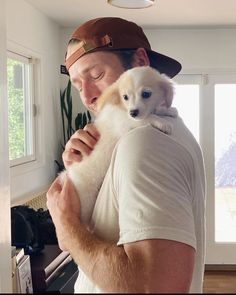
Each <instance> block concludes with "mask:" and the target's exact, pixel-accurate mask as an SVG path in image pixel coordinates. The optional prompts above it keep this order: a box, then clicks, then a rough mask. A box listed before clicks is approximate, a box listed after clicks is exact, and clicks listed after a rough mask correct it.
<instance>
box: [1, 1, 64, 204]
mask: <svg viewBox="0 0 236 295" xmlns="http://www.w3.org/2000/svg"><path fill="white" fill-rule="evenodd" d="M6 19H7V41H8V43H9V44H13V46H14V44H15V45H16V46H19V47H21V48H25V49H26V50H29V51H30V52H33V53H35V54H36V55H37V56H39V57H40V58H41V75H40V84H41V92H40V102H41V107H40V108H39V124H41V126H40V136H41V138H40V144H41V145H42V146H41V149H40V158H41V160H40V163H39V164H38V165H37V167H36V168H34V169H33V170H30V171H27V169H26V171H25V173H24V174H23V175H18V173H11V193H12V200H18V199H19V198H21V199H22V196H27V195H28V194H30V193H31V192H35V191H38V190H39V191H40V190H41V189H42V188H44V187H45V186H47V185H48V184H49V183H50V182H51V181H52V180H53V179H54V177H55V168H56V165H55V163H54V160H55V159H58V157H59V156H60V154H59V149H60V144H59V139H58V138H59V136H60V132H61V131H60V130H61V126H60V121H59V101H60V83H59V80H60V70H59V65H60V58H59V52H60V42H59V39H60V29H59V26H57V25H56V24H55V23H54V22H53V21H51V20H50V19H49V18H48V17H46V16H45V15H43V14H42V13H41V12H40V11H38V10H36V9H34V8H33V7H32V6H31V5H30V4H28V2H26V1H24V0H17V1H16V0H7V1H6Z"/></svg>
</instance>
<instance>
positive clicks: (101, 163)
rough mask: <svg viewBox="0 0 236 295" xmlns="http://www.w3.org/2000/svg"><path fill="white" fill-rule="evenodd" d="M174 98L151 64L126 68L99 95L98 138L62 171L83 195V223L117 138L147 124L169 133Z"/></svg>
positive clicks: (174, 113)
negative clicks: (92, 145) (79, 157)
mask: <svg viewBox="0 0 236 295" xmlns="http://www.w3.org/2000/svg"><path fill="white" fill-rule="evenodd" d="M172 100H173V83H172V81H171V80H170V79H169V78H168V77H167V76H165V75H164V74H160V73H159V72H158V71H157V70H155V69H153V68H151V67H149V66H145V67H136V68H133V69H130V70H128V71H126V72H124V73H123V74H122V75H121V76H120V78H119V79H118V80H117V81H116V82H115V83H113V84H112V85H111V86H109V87H108V88H107V89H106V90H105V91H104V92H103V94H102V95H101V96H100V97H99V98H98V100H97V108H98V111H99V114H98V116H97V118H96V120H95V126H96V128H97V129H98V131H99V133H100V139H99V141H98V142H97V144H96V145H95V148H94V150H93V152H92V153H91V154H90V155H89V156H86V157H84V158H83V160H82V161H81V162H80V163H73V164H72V165H71V166H70V167H69V168H68V169H67V171H63V172H62V173H60V175H59V176H60V178H61V181H62V182H63V177H64V174H65V173H68V175H69V178H70V179H71V180H72V182H73V184H74V186H75V188H76V190H77V192H78V195H79V198H80V203H81V215H80V217H81V221H82V222H83V223H85V224H88V223H89V220H90V218H91V215H92V212H93V208H94V204H95V201H96V198H97V194H98V192H99V189H100V186H101V184H102V182H103V179H104V176H105V174H106V172H107V169H108V166H109V163H110V160H111V156H112V152H113V149H114V147H115V145H116V143H117V141H118V140H119V139H120V137H121V136H122V135H124V134H125V133H127V132H128V131H129V130H131V129H133V128H136V127H139V126H142V125H146V124H151V125H153V126H154V127H156V128H158V129H160V130H161V131H162V132H164V133H167V134H170V133H171V132H172V125H171V124H170V123H169V121H167V120H165V118H164V116H172V117H176V116H177V110H176V109H175V108H172V107H171V103H172ZM160 116H161V117H160Z"/></svg>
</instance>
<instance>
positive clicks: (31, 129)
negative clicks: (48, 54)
mask: <svg viewBox="0 0 236 295" xmlns="http://www.w3.org/2000/svg"><path fill="white" fill-rule="evenodd" d="M7 58H10V59H14V60H16V61H19V62H22V63H23V64H25V65H27V66H28V71H27V73H26V69H24V71H25V73H24V74H25V75H24V77H23V78H24V82H23V83H24V84H25V88H24V90H26V94H25V97H24V107H25V110H26V115H28V116H29V117H28V118H27V119H26V120H25V121H26V124H25V126H24V127H25V130H26V134H27V136H26V137H25V145H26V149H30V151H31V153H30V154H29V155H26V156H23V157H19V158H16V159H12V160H10V167H14V166H18V165H22V164H25V163H28V162H32V161H35V160H36V128H35V125H36V124H35V115H36V114H35V113H34V111H33V110H34V106H35V95H34V63H33V62H34V60H33V59H32V58H31V57H26V56H23V55H22V54H19V53H17V52H13V51H10V50H7ZM8 126H9V125H8Z"/></svg>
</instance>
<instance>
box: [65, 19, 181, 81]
mask: <svg viewBox="0 0 236 295" xmlns="http://www.w3.org/2000/svg"><path fill="white" fill-rule="evenodd" d="M72 39H76V40H78V41H80V47H79V48H78V49H77V50H76V51H75V52H74V53H73V54H72V55H71V56H69V58H67V59H66V60H65V65H66V69H67V71H68V70H69V68H70V66H71V65H73V64H74V63H75V62H76V61H77V60H78V59H79V58H80V57H81V56H83V55H84V54H87V53H90V52H94V51H105V50H108V51H113V50H125V49H137V48H140V47H142V48H144V49H146V51H147V54H148V57H149V60H150V66H151V67H154V68H156V69H157V70H158V71H159V72H161V73H164V74H166V75H168V76H169V77H171V78H172V77H174V76H175V75H177V74H178V73H179V72H180V70H181V68H182V67H181V64H180V63H179V62H178V61H177V60H175V59H173V58H171V57H168V56H166V55H163V54H161V53H158V52H155V51H153V50H152V49H151V45H150V43H149V41H148V39H147V37H146V36H145V34H144V32H143V30H142V28H141V27H140V26H138V25H137V24H135V23H134V22H131V21H127V20H125V19H122V18H119V17H101V18H96V19H92V20H89V21H87V22H85V23H84V24H82V25H81V26H79V27H78V28H77V29H76V30H75V31H74V32H73V33H72V35H71V37H70V39H69V42H70V41H71V40H72Z"/></svg>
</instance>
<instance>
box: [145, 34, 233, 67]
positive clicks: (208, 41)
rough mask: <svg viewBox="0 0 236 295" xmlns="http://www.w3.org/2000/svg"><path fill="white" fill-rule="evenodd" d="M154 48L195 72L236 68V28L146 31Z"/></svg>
mask: <svg viewBox="0 0 236 295" xmlns="http://www.w3.org/2000/svg"><path fill="white" fill-rule="evenodd" d="M145 32H146V34H147V37H148V38H149V41H150V43H151V45H152V48H153V49H155V50H159V52H160V53H163V54H167V55H170V56H172V57H174V58H176V59H177V60H178V61H180V62H181V64H182V66H183V71H186V70H192V69H197V70H198V69H200V70H202V69H203V70H204V69H229V70H232V69H236V55H235V52H236V29H189V30H186V29H179V30H178V29H175V30H169V29H163V30H145Z"/></svg>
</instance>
